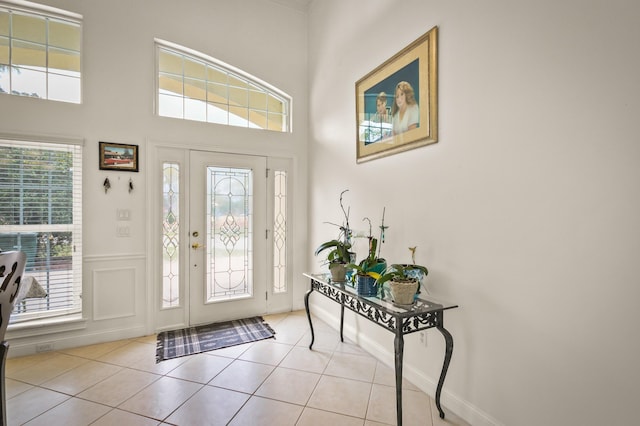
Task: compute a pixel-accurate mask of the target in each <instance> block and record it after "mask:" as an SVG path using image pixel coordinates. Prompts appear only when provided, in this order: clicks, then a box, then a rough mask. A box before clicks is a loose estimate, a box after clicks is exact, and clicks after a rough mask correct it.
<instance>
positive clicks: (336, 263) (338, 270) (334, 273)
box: [315, 240, 351, 282]
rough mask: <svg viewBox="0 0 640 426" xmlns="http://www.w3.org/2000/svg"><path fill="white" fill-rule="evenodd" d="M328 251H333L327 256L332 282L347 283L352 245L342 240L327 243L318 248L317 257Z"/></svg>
mask: <svg viewBox="0 0 640 426" xmlns="http://www.w3.org/2000/svg"><path fill="white" fill-rule="evenodd" d="M328 249H331V250H330V251H329V253H328V254H327V262H328V263H329V271H330V272H331V280H333V281H339V282H343V281H346V274H347V265H348V264H349V262H350V261H351V252H350V251H349V249H351V243H349V242H346V241H341V240H330V241H326V242H324V243H322V244H320V245H319V246H318V248H317V249H316V252H315V255H316V256H317V255H319V254H320V253H321V252H323V251H325V250H328Z"/></svg>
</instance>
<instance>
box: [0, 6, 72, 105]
mask: <svg viewBox="0 0 640 426" xmlns="http://www.w3.org/2000/svg"><path fill="white" fill-rule="evenodd" d="M0 9H3V10H7V11H8V13H9V14H13V13H17V14H19V15H23V16H32V17H38V18H42V19H43V20H44V22H45V26H46V30H45V31H46V34H45V41H44V42H43V44H42V47H43V49H44V54H45V66H44V68H43V70H42V71H38V70H32V69H31V68H29V67H19V66H14V65H13V64H12V59H11V57H12V49H13V48H12V45H13V40H17V41H19V42H26V41H24V40H22V39H20V38H17V39H15V38H14V36H13V34H12V31H11V24H10V25H9V27H10V31H9V34H8V35H7V36H3V37H7V38H8V46H7V51H8V55H9V61H8V62H9V63H8V64H7V65H5V66H6V67H7V68H8V72H7V78H8V79H9V91H8V92H5V93H3V92H0V93H1V94H6V95H13V96H24V97H34V96H31V95H28V94H25V93H14V92H15V91H16V90H15V88H14V87H15V86H14V83H13V78H14V77H13V74H14V72H15V70H16V69H21V70H23V71H25V72H36V73H42V74H43V76H44V85H45V88H44V91H45V96H44V97H39V96H35V98H36V99H41V100H47V101H53V102H65V103H71V104H76V105H80V104H82V98H83V93H84V91H83V89H82V87H83V40H82V39H83V36H82V35H83V22H82V15H80V14H77V13H73V12H69V11H66V10H62V9H58V8H54V7H50V6H46V5H40V4H36V3H31V2H26V1H24V2H19V3H18V2H15V3H14V2H9V1H0ZM52 21H53V22H57V23H65V24H68V25H77V26H78V30H79V33H80V34H79V36H80V39H79V46H78V51H77V54H78V57H79V58H78V60H79V64H78V69H79V70H78V75H77V77H75V76H71V75H68V74H69V73H70V72H69V71H67V70H58V69H57V68H50V67H49V64H50V58H49V55H50V51H51V50H54V51H56V50H57V51H60V50H66V51H69V52H75V51H73V50H69V49H62V48H61V47H60V46H57V45H56V44H50V39H49V36H50V29H49V27H50V23H51V22H52ZM59 78H63V79H64V78H73V79H75V78H77V80H78V97H77V100H69V99H60V98H59V97H57V96H55V93H61V91H60V89H61V88H60V87H57V86H56V85H55V84H54V85H52V84H51V81H52V80H55V79H59Z"/></svg>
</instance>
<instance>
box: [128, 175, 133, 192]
mask: <svg viewBox="0 0 640 426" xmlns="http://www.w3.org/2000/svg"><path fill="white" fill-rule="evenodd" d="M131 191H133V180H131V178H129V194H131Z"/></svg>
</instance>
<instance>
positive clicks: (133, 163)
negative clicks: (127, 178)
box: [99, 142, 138, 172]
mask: <svg viewBox="0 0 640 426" xmlns="http://www.w3.org/2000/svg"><path fill="white" fill-rule="evenodd" d="M99 151H100V170H117V171H121V172H137V171H138V145H128V144H122V143H113V142H100V145H99Z"/></svg>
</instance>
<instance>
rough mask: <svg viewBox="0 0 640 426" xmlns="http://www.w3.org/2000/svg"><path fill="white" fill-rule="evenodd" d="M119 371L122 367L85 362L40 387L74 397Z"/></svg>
mask: <svg viewBox="0 0 640 426" xmlns="http://www.w3.org/2000/svg"><path fill="white" fill-rule="evenodd" d="M120 370H122V367H119V366H117V365H112V364H105V363H103V362H97V361H87V362H86V363H84V364H82V365H81V366H79V367H78V368H74V369H73V370H71V371H68V372H66V373H64V374H61V375H59V376H57V377H54V378H53V379H51V380H48V381H46V382H44V383H43V384H42V385H41V386H42V387H45V388H48V389H51V390H55V391H58V392H63V393H66V394H69V395H76V394H78V393H80V392H82V391H83V390H85V389H88V388H89V387H91V386H93V385H95V384H97V383H99V382H101V381H102V380H105V379H107V378H109V377H111V376H113V375H114V374H116V373H117V372H118V371H120Z"/></svg>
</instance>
